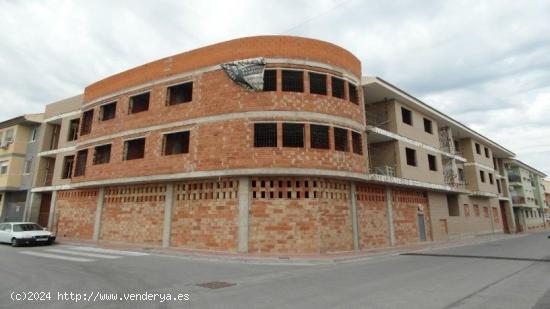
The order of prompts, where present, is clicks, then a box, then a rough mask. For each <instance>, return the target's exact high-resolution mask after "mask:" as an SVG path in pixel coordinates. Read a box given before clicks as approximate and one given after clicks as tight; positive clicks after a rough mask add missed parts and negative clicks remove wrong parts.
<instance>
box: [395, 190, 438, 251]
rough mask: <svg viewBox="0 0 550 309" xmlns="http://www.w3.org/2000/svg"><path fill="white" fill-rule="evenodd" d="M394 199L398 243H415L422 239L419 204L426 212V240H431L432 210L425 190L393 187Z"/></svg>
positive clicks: (396, 241)
mask: <svg viewBox="0 0 550 309" xmlns="http://www.w3.org/2000/svg"><path fill="white" fill-rule="evenodd" d="M392 200H393V224H394V231H395V243H396V245H407V244H414V243H417V242H419V241H420V237H419V231H418V222H417V214H418V212H419V206H420V208H421V209H422V211H423V213H424V222H425V227H426V240H428V241H429V240H431V234H432V233H431V224H430V210H429V208H428V200H427V198H426V197H425V196H424V194H423V192H421V191H414V190H406V189H392Z"/></svg>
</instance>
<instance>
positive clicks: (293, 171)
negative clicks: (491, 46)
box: [33, 168, 470, 194]
mask: <svg viewBox="0 0 550 309" xmlns="http://www.w3.org/2000/svg"><path fill="white" fill-rule="evenodd" d="M254 175H270V176H281V175H284V176H312V177H334V178H340V179H346V180H354V181H364V182H374V183H380V184H392V185H396V186H403V187H413V188H424V189H429V190H434V191H442V192H455V193H464V194H468V193H469V192H470V191H463V190H456V189H453V188H452V187H450V186H446V185H438V184H432V183H426V182H421V181H417V180H411V179H404V178H397V177H390V176H384V175H376V174H365V173H357V172H347V171H335V170H323V169H309V168H243V169H225V170H212V171H196V172H187V173H176V174H162V175H151V176H138V177H128V178H115V179H107V180H96V181H86V182H80V183H73V184H70V185H64V186H63V188H58V190H68V189H79V188H90V187H100V186H107V185H127V184H138V183H152V182H164V181H176V180H177V181H185V180H195V179H206V178H213V177H216V178H217V177H245V176H254ZM40 189H41V191H45V190H42V189H45V187H43V188H40ZM33 192H38V190H33Z"/></svg>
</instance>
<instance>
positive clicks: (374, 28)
mask: <svg viewBox="0 0 550 309" xmlns="http://www.w3.org/2000/svg"><path fill="white" fill-rule="evenodd" d="M265 34H284V35H297V36H304V37H311V38H316V39H320V40H325V41H329V42H332V43H335V44H337V45H340V46H342V47H344V48H346V49H348V50H349V51H351V52H352V53H353V54H355V55H356V56H357V57H358V58H359V59H360V60H361V62H362V65H363V74H364V75H374V76H379V77H382V78H383V79H385V80H387V81H389V82H391V83H392V84H394V85H396V86H398V87H399V88H401V89H404V90H405V91H407V92H408V93H410V94H412V95H414V96H415V97H417V98H419V99H421V100H423V101H424V102H426V103H428V104H430V105H432V106H434V107H435V108H436V109H438V110H440V111H442V112H444V113H446V114H448V115H450V116H451V117H453V118H455V119H457V120H459V121H461V122H463V123H465V124H467V125H469V126H471V127H472V128H473V129H474V130H476V131H478V132H480V133H481V134H483V135H485V136H487V137H489V138H491V139H493V140H494V141H496V142H497V143H499V144H501V145H503V146H505V147H506V148H508V149H510V150H512V151H513V152H515V153H516V154H517V156H518V158H519V159H520V160H522V161H524V162H525V163H527V164H530V165H532V166H534V167H535V168H537V169H539V170H541V171H543V172H545V173H547V174H549V175H550V1H537V0H529V1H507V0H498V1H483V0H472V1H470V0H463V1H452V0H448V1H429V0H424V1H417V0H416V1H414V0H411V1H406V0H394V1H362V0H316V1H302V0H278V1H259V0H257V1H252V0H245V1H239V0H233V1H211V0H202V1H186V0H178V1H169V0H155V1H140V0H132V1H122V0H120V1H112V0H111V1H102V0H94V1H88V0H71V1H68V0H67V1H62V0H51V1H50V0H24V1H23V0H0V73H1V74H0V120H4V119H9V118H11V117H15V116H18V115H20V114H24V113H40V112H43V110H44V105H45V104H48V103H51V102H55V101H58V100H61V99H64V98H67V97H70V96H73V95H77V94H80V93H82V91H83V89H84V87H86V86H87V85H88V84H91V83H93V82H94V81H97V80H99V79H102V78H104V77H107V76H110V75H112V74H114V73H117V72H120V71H123V70H126V69H129V68H132V67H135V66H138V65H141V64H144V63H146V62H149V61H152V60H156V59H159V58H163V57H166V56H169V55H172V54H177V53H180V52H183V51H187V50H191V49H194V48H197V47H201V46H205V45H209V44H212V43H217V42H220V41H225V40H229V39H234V38H239V37H243V36H252V35H265Z"/></svg>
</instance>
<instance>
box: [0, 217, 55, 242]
mask: <svg viewBox="0 0 550 309" xmlns="http://www.w3.org/2000/svg"><path fill="white" fill-rule="evenodd" d="M54 242H55V235H54V234H52V233H51V232H49V231H47V230H46V229H45V228H43V227H41V226H40V225H38V224H36V223H32V222H9V223H0V243H9V244H11V245H12V246H14V247H17V246H19V245H27V244H48V245H51V244H53V243H54Z"/></svg>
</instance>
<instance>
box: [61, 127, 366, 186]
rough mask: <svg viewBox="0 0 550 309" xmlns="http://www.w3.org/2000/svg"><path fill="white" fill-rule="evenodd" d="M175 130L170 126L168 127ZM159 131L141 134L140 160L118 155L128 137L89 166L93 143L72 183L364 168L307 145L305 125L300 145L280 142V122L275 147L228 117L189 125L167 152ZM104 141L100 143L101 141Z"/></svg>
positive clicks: (358, 161)
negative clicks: (182, 141) (180, 143)
mask: <svg viewBox="0 0 550 309" xmlns="http://www.w3.org/2000/svg"><path fill="white" fill-rule="evenodd" d="M274 120H276V119H274ZM180 129H182V130H183V129H189V128H180ZM174 130H175V129H174V128H171V129H170V132H173V131H174ZM166 131H167V130H164V132H166ZM162 132H163V131H154V132H150V133H147V134H145V135H144V136H145V137H146V145H145V158H144V159H138V160H131V161H123V160H122V159H123V158H122V157H123V149H124V139H127V137H126V138H124V139H123V138H117V139H114V140H112V141H111V142H112V146H111V147H112V148H111V160H110V163H108V164H101V165H93V164H92V163H93V147H90V150H89V155H88V162H87V167H86V174H85V175H84V176H82V177H74V178H73V179H72V182H74V183H77V182H82V181H90V180H103V179H113V178H121V177H136V176H149V175H155V174H172V173H184V172H192V171H203V170H219V169H233V168H263V167H273V168H276V167H278V168H317V169H327V170H339V171H353V172H366V171H367V161H366V160H365V159H364V156H363V155H358V154H355V153H353V152H351V151H348V152H341V151H334V150H325V149H312V148H310V135H309V126H307V125H306V131H305V137H304V140H305V147H304V148H283V147H282V124H279V143H278V144H279V147H277V148H255V147H254V141H253V137H254V121H243V120H233V121H224V122H216V123H208V124H203V125H196V126H193V127H191V133H190V146H189V153H188V154H180V155H172V156H162V155H161V154H162ZM331 135H332V134H331ZM331 139H332V138H331ZM350 140H351V138H350ZM103 143H105V142H102V143H100V144H103ZM331 144H333V142H331ZM364 148H365V147H363V149H364ZM243 154H246V155H243Z"/></svg>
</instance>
